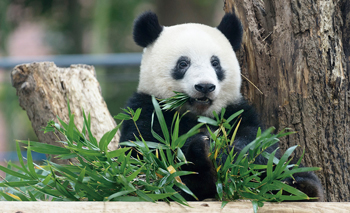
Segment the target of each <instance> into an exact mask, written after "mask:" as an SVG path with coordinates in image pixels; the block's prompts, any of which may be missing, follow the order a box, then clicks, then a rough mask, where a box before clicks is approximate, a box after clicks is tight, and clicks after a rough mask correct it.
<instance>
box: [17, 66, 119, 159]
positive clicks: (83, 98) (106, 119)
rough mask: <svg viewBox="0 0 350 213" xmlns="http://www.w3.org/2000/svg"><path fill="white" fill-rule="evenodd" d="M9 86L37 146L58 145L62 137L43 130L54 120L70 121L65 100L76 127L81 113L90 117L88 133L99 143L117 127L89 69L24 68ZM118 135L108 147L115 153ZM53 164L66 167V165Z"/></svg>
mask: <svg viewBox="0 0 350 213" xmlns="http://www.w3.org/2000/svg"><path fill="white" fill-rule="evenodd" d="M11 79H12V85H13V86H14V87H15V88H16V90H17V96H18V98H19V103H20V106H21V107H22V108H23V109H24V110H26V112H27V114H28V117H29V120H30V121H31V123H32V126H33V129H34V131H35V133H36V135H37V136H38V139H39V141H40V142H44V143H48V144H53V145H61V146H62V144H61V143H57V142H56V141H64V140H65V138H64V137H63V136H62V135H59V134H58V135H57V136H58V138H57V137H56V135H55V134H53V133H46V134H44V132H43V131H42V128H43V127H45V126H46V125H47V122H48V121H50V120H54V121H55V122H58V120H57V117H56V116H58V117H59V118H60V119H62V120H63V121H65V122H68V121H69V116H68V106H67V99H68V100H69V103H70V109H71V112H72V113H74V114H75V119H74V121H75V125H76V126H77V128H78V129H79V130H81V129H82V127H83V109H84V111H85V114H86V116H87V115H88V113H90V116H91V131H92V133H93V135H94V136H95V137H96V139H97V140H98V141H99V140H100V139H101V137H102V136H103V134H104V133H106V132H107V131H110V130H112V129H113V128H114V127H116V123H115V121H114V119H113V118H112V116H111V115H110V113H109V111H108V109H107V105H106V103H105V101H104V100H103V98H102V96H101V95H102V94H101V88H100V85H99V83H98V81H97V80H96V76H95V69H94V67H92V66H88V65H72V66H71V67H70V68H58V67H56V65H55V64H54V63H52V62H43V63H32V64H23V65H18V66H16V67H15V68H14V69H13V71H12V73H11ZM118 139H119V132H118V133H117V134H116V136H115V137H114V139H113V141H112V142H111V144H110V145H109V147H108V148H109V149H111V150H114V149H116V148H117V146H118ZM52 160H53V161H54V162H58V163H68V161H57V159H55V158H52Z"/></svg>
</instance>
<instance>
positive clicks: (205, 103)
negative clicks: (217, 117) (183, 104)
mask: <svg viewBox="0 0 350 213" xmlns="http://www.w3.org/2000/svg"><path fill="white" fill-rule="evenodd" d="M189 102H190V104H191V105H200V106H209V105H211V103H212V100H210V99H209V98H208V97H202V98H190V101H189Z"/></svg>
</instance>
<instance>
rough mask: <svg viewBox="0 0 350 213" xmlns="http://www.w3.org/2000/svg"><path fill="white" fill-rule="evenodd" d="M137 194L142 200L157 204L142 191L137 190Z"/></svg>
mask: <svg viewBox="0 0 350 213" xmlns="http://www.w3.org/2000/svg"><path fill="white" fill-rule="evenodd" d="M136 194H137V195H138V196H139V197H140V198H142V199H144V200H145V201H149V202H155V200H154V199H152V198H151V197H150V196H149V195H147V194H145V193H143V192H142V191H141V190H137V191H136Z"/></svg>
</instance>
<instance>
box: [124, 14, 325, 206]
mask: <svg viewBox="0 0 350 213" xmlns="http://www.w3.org/2000/svg"><path fill="white" fill-rule="evenodd" d="M242 34H243V30H242V25H241V22H240V20H239V19H238V18H237V16H236V15H235V14H234V12H232V13H228V14H226V15H225V16H224V17H223V18H222V20H221V22H220V24H219V25H218V26H217V27H216V28H215V27H214V28H213V27H209V26H206V25H202V24H194V23H186V24H180V25H175V26H170V27H165V26H161V25H160V24H159V22H158V18H157V16H156V14H154V13H153V12H146V13H143V14H142V15H140V16H139V17H138V18H137V19H136V20H135V23H134V31H133V37H134V40H135V42H136V43H137V44H138V45H140V46H141V47H144V51H143V56H142V61H141V68H140V69H141V70H140V79H139V85H138V89H137V92H136V93H135V94H134V95H133V96H132V97H131V98H130V99H129V101H128V104H127V107H130V108H131V109H133V110H136V109H138V108H142V113H141V115H140V118H139V120H138V121H137V126H138V128H139V130H140V132H141V134H142V136H143V138H144V139H145V140H146V141H157V140H156V139H155V138H154V137H153V136H152V134H151V121H152V113H153V112H154V107H153V104H152V101H151V96H152V95H153V96H155V97H156V98H159V99H164V98H169V97H171V96H174V92H173V91H177V92H182V93H186V94H187V95H188V96H189V97H190V99H189V101H188V102H187V103H186V104H185V105H184V106H183V107H182V108H181V110H183V111H189V112H188V113H187V114H185V115H184V116H183V117H182V119H181V122H180V134H184V133H186V132H187V131H189V130H190V129H191V128H192V127H193V126H195V125H196V124H198V121H197V118H198V116H200V115H203V116H209V117H213V111H215V112H217V113H220V112H221V109H222V108H223V107H225V108H226V113H225V117H229V116H230V115H231V114H233V113H236V112H237V111H239V110H242V109H243V110H244V112H243V114H242V121H241V124H240V127H239V128H238V132H237V134H236V138H235V142H234V151H236V152H239V151H240V150H242V149H243V148H244V147H245V146H246V145H247V144H248V143H250V142H251V141H253V140H254V139H255V137H256V134H257V131H258V128H259V127H261V126H262V125H261V123H260V121H259V116H258V115H257V113H256V112H255V111H254V109H253V107H252V106H250V105H249V104H248V103H247V102H246V101H245V99H244V98H243V97H242V95H241V93H240V89H241V81H242V80H241V75H240V66H239V63H238V60H237V57H236V54H235V51H236V50H238V49H239V48H240V46H241V41H242ZM174 113H175V111H163V114H164V118H165V120H166V122H167V125H168V129H170V127H171V123H172V120H173V116H174ZM155 119H156V118H155ZM153 130H154V131H155V132H156V133H158V134H159V135H162V134H161V133H162V131H161V128H160V126H159V124H158V122H157V121H155V122H154V126H153ZM135 135H138V130H137V129H136V127H135V125H134V123H133V121H130V120H129V121H124V123H123V126H122V129H121V137H120V141H121V142H123V141H129V140H131V141H134V140H135ZM209 143H210V140H209V137H208V133H206V132H205V131H202V132H201V133H198V134H197V135H195V136H192V137H191V138H189V139H188V140H187V141H186V143H185V145H184V147H183V148H182V151H183V153H184V154H185V156H186V159H187V160H188V161H191V162H192V163H193V164H189V165H185V166H182V167H183V168H182V169H183V170H186V171H195V172H197V174H194V175H188V176H182V177H181V178H182V181H183V182H184V183H185V184H186V185H187V186H188V187H189V188H190V189H191V191H192V192H193V193H194V194H195V195H196V196H197V197H198V199H199V200H203V199H206V198H214V197H215V195H216V186H215V181H216V177H215V174H216V172H215V170H214V167H213V164H212V163H211V161H210V160H209V158H208V154H209V153H208V152H209ZM275 148H277V145H276V147H270V149H268V150H267V151H268V152H270V153H271V152H272V151H273V150H274V149H275ZM277 155H278V154H277ZM277 157H279V156H277ZM256 163H259V164H266V163H267V160H266V159H265V158H263V157H259V158H257V159H256ZM285 181H286V182H287V183H288V184H290V185H292V186H293V187H296V188H298V189H299V190H301V191H303V192H305V193H306V194H307V195H308V196H310V197H318V198H319V199H318V201H322V200H323V190H322V186H321V184H320V181H319V179H318V178H317V177H316V175H315V174H314V173H312V172H307V173H298V174H296V175H295V176H294V180H293V179H292V178H288V179H286V180H285ZM182 195H183V196H184V197H185V199H187V200H193V199H194V198H193V197H192V196H190V195H187V194H185V193H183V194H182Z"/></svg>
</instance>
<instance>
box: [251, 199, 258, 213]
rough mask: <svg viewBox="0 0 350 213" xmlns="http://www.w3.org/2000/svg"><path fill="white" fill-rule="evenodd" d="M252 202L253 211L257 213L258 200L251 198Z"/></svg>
mask: <svg viewBox="0 0 350 213" xmlns="http://www.w3.org/2000/svg"><path fill="white" fill-rule="evenodd" d="M252 204H253V211H254V213H258V209H259V204H258V201H255V200H252Z"/></svg>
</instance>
